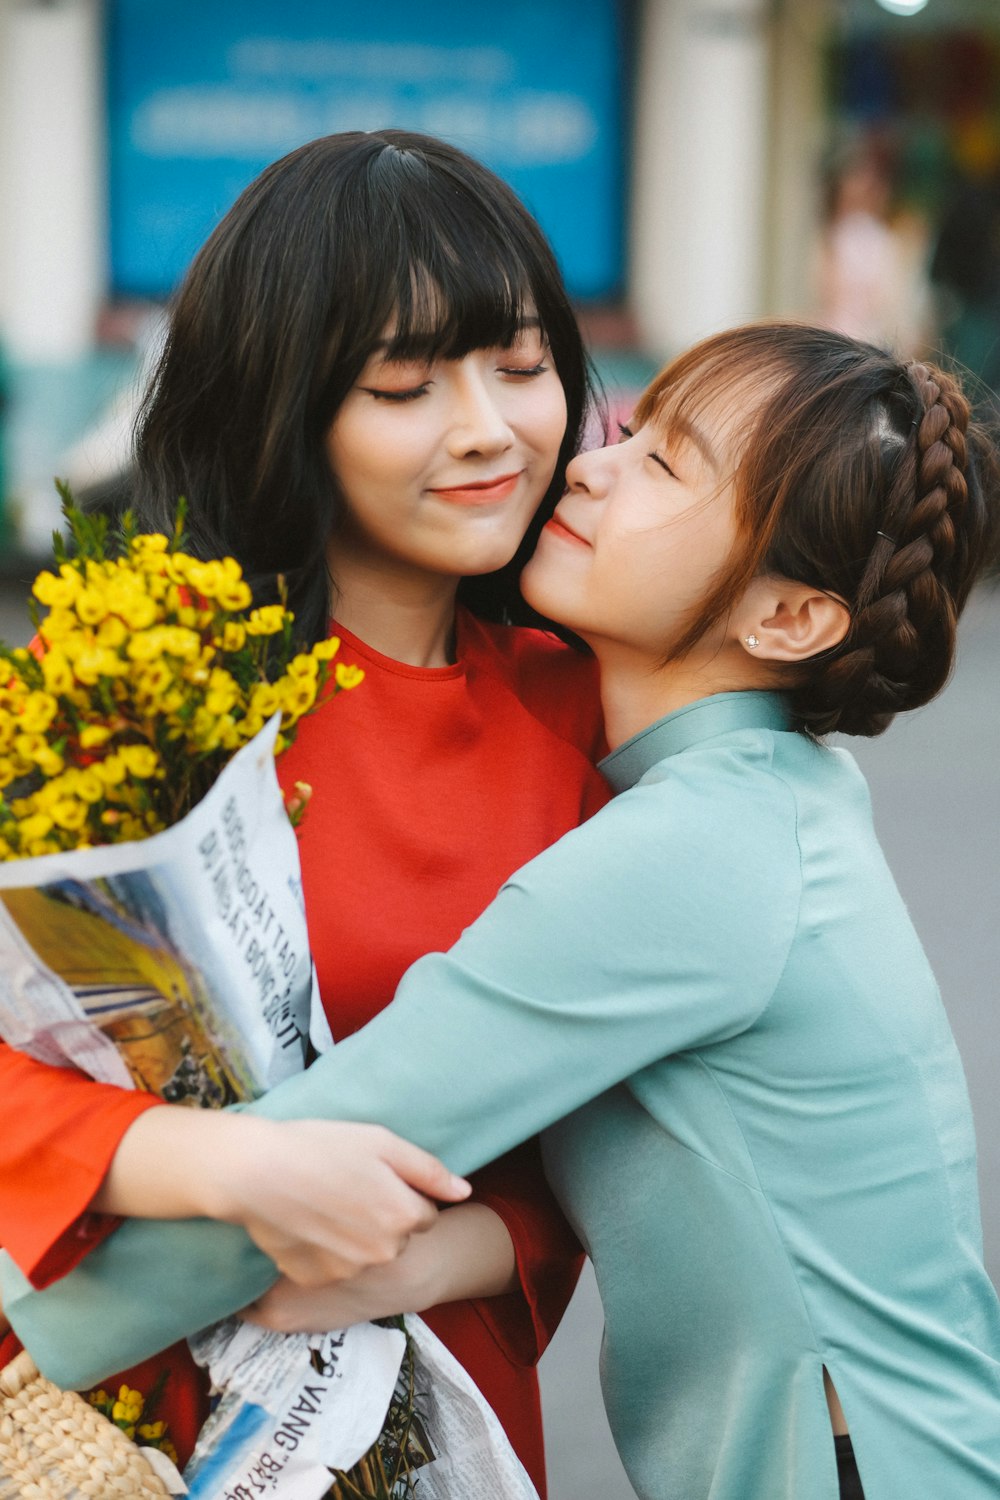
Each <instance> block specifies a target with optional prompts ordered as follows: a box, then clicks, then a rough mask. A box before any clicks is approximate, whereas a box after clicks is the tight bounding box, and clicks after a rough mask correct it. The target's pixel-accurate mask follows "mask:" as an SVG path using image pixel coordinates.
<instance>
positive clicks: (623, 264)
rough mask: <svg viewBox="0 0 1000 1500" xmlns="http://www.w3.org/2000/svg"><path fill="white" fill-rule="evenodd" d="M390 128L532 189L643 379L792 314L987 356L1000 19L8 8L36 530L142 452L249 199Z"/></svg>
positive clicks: (933, 10)
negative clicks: (326, 151)
mask: <svg viewBox="0 0 1000 1500" xmlns="http://www.w3.org/2000/svg"><path fill="white" fill-rule="evenodd" d="M906 11H909V12H913V13H912V14H904V13H903V12H906ZM385 124H393V125H398V126H403V127H407V128H413V129H420V130H428V131H431V132H434V133H437V134H441V135H443V136H445V137H447V138H448V139H451V140H454V141H456V142H457V143H458V144H460V145H463V146H465V147H466V148H467V149H469V150H471V151H472V152H474V153H475V154H477V155H479V156H481V157H482V158H483V159H485V160H486V161H487V162H489V163H490V164H491V165H492V166H493V167H494V168H495V169H496V170H498V171H499V172H500V173H501V174H502V175H504V176H505V177H507V178H508V179H509V180H510V181H511V182H512V184H513V185H514V187H515V188H516V189H517V190H518V191H519V192H520V193H521V194H522V196H523V197H524V198H525V199H526V201H527V202H528V204H529V205H530V206H531V207H532V209H533V210H534V211H535V212H536V213H537V215H538V216H539V218H540V219H541V221H542V223H543V225H544V227H545V228H546V230H547V232H548V234H549V235H550V237H551V238H552V240H553V243H554V245H555V247H556V250H557V253H558V255H559V257H560V260H561V262H562V264H563V268H564V271H565V274H566V276H567V280H568V283H569V285H570V287H571V289H572V290H573V293H574V295H575V296H576V298H577V299H578V302H579V305H580V308H581V312H582V315H583V317H584V320H585V322H586V323H587V324H588V325H589V328H590V330H591V333H592V337H593V339H594V341H595V344H596V346H597V349H598V354H599V356H600V359H601V361H602V363H603V366H604V367H605V369H606V370H607V371H608V372H609V375H610V378H611V380H612V383H613V384H614V383H615V382H616V381H617V382H618V383H619V384H621V385H622V386H624V387H626V388H627V387H629V386H631V385H634V384H636V383H637V382H641V380H642V379H643V377H644V375H645V374H646V372H647V371H648V370H649V368H650V367H651V364H652V362H653V361H655V360H657V359H659V358H660V357H662V356H663V355H665V354H669V353H670V352H672V351H674V350H676V349H677V348H680V347H682V346H683V345H685V344H687V343H688V342H690V341H691V340H692V339H694V338H697V337H699V336H701V335H702V334H704V333H706V332H708V331H710V330H712V329H714V328H719V327H723V326H726V325H727V324H732V323H735V322H738V321H741V320H743V319H746V318H751V317H755V316H759V315H762V314H789V315H796V316H817V315H824V314H826V315H829V316H830V318H831V319H833V320H836V319H842V320H847V319H850V318H857V317H864V316H867V315H871V317H872V319H873V321H872V323H871V326H872V328H873V330H874V331H876V332H882V333H883V334H884V336H886V337H894V338H897V340H898V341H899V342H900V344H901V345H903V346H905V347H916V346H918V345H921V344H923V343H926V342H933V341H934V340H936V339H939V338H947V339H950V340H951V341H952V346H953V347H955V352H956V353H957V354H958V355H959V357H961V358H965V359H967V360H968V361H969V362H970V363H975V362H976V361H977V360H978V362H979V365H980V366H985V364H986V363H987V360H986V352H984V349H987V346H988V343H989V335H988V334H986V335H983V334H982V327H983V326H984V324H983V319H982V318H981V317H980V316H979V311H978V309H979V305H980V304H979V303H976V304H975V306H974V308H973V311H972V313H970V312H969V305H970V293H969V287H970V285H971V282H972V281H974V282H975V291H976V295H977V296H980V298H981V300H982V297H986V300H989V298H990V297H992V290H990V292H989V294H988V295H987V294H986V293H983V291H982V283H983V281H984V279H988V277H987V269H986V267H985V266H984V265H983V264H977V265H976V266H975V267H972V268H971V269H970V267H969V266H968V264H967V262H968V260H969V255H968V249H969V243H970V236H969V235H968V234H966V233H965V225H966V224H971V223H972V222H973V217H972V216H973V214H974V213H978V215H979V218H978V219H977V220H975V222H977V223H981V224H982V223H986V224H987V225H988V226H989V224H991V223H992V221H991V220H990V214H991V212H992V202H993V195H994V194H995V191H996V188H995V184H996V183H997V181H1000V176H998V163H1000V4H997V0H924V3H923V4H922V5H921V0H505V3H504V4H503V5H502V6H500V5H497V6H480V7H478V8H477V7H473V6H469V5H468V4H467V0H428V3H426V4H422V5H419V6H414V5H412V4H410V3H409V0H383V3H382V4H380V5H379V6H377V7H362V6H357V5H353V4H349V3H348V0H282V3H281V4H277V3H276V0H213V3H211V4H205V3H204V0H0V340H2V342H3V344H4V347H5V349H6V354H7V360H8V365H9V370H10V375H9V382H8V384H9V397H10V399H9V402H8V406H7V418H8V431H7V441H6V454H7V469H8V475H9V484H10V488H11V490H12V491H13V492H14V494H15V496H20V500H21V508H22V517H23V519H22V528H21V529H22V533H23V534H24V535H25V536H26V537H28V539H29V541H34V540H37V539H40V538H44V537H45V535H46V533H47V530H48V528H49V526H50V524H51V521H52V507H51V504H50V502H49V501H47V500H46V499H43V498H40V497H41V496H42V495H43V494H46V495H47V494H49V493H50V492H51V479H50V476H51V474H52V473H53V472H55V471H56V470H57V469H58V470H59V471H60V472H62V473H66V472H70V473H71V477H73V478H74V479H75V480H76V481H77V482H78V483H80V482H86V479H87V475H88V469H87V465H88V464H89V465H90V466H91V468H92V469H93V468H94V466H95V465H96V466H97V467H98V468H99V467H100V464H101V463H102V462H105V463H106V462H110V461H111V460H110V458H109V457H108V456H109V455H112V454H114V453H118V452H121V451H122V449H123V445H124V444H125V443H126V442H127V430H128V422H129V418H130V414H131V410H132V408H133V407H134V395H135V387H136V384H137V383H138V382H139V381H140V380H141V371H142V368H143V360H144V359H148V357H149V355H150V352H151V350H152V349H153V348H155V338H156V324H155V314H156V310H157V309H158V308H159V306H160V305H161V304H162V300H163V299H164V298H165V297H166V296H167V295H169V292H170V289H171V287H172V286H173V285H174V284H175V283H176V280H177V279H178V277H179V276H180V274H181V273H182V271H183V269H184V266H185V265H186V263H187V261H188V259H189V258H190V256H191V254H192V253H193V251H194V250H195V249H196V247H197V245H198V244H199V243H200V242H201V241H202V239H203V238H204V237H205V235H206V234H207V233H208V232H209V231H210V230H211V228H212V226H213V224H214V223H215V222H217V220H218V218H219V217H220V216H221V214H222V213H224V212H225V210H226V208H227V207H228V206H229V204H230V203H231V202H232V200H233V199H234V197H235V196H236V195H237V193H238V192H239V191H240V189H241V188H242V187H243V186H244V185H245V183H246V182H248V181H249V180H250V179H251V178H252V177H253V176H254V175H255V174H256V173H257V172H258V171H259V170H260V168H261V167H262V166H263V165H264V164H265V163H266V162H267V161H269V160H272V159H274V158H275V157H277V156H279V155H281V154H282V153H283V152H284V151H286V150H288V149H291V148H292V147H293V146H295V145H296V144H298V143H299V142H300V141H303V140H306V139H309V138H310V137H312V136H314V135H318V134H323V133H325V132H327V131H331V130H341V129H348V128H362V129H366V128H374V127H377V126H378V125H385ZM949 216H950V222H951V228H950V230H948V231H947V232H945V227H946V226H947V225H948V223H949ZM845 224H846V231H845ZM991 233H992V229H990V228H989V227H988V228H987V241H988V242H989V243H991V244H992V241H989V239H988V236H989V234H991ZM998 238H1000V236H998ZM980 241H981V242H987V241H983V239H982V236H980ZM982 259H983V258H982V257H980V260H981V261H982ZM987 259H990V258H989V257H987ZM995 260H996V257H992V258H991V259H990V264H991V265H992V264H993V263H994V262H995ZM858 263H860V264H861V265H862V266H863V267H864V268H865V270H866V274H867V275H868V281H869V282H870V283H871V284H870V285H869V286H867V288H865V287H862V288H860V289H859V287H858V286H857V285H855V281H856V278H854V276H853V272H852V271H851V266H852V265H853V264H858ZM932 264H933V265H934V275H935V280H934V281H933V283H932V282H931V280H930V275H929V271H930V267H931V265H932ZM831 265H832V267H833V270H832V271H831ZM877 265H881V267H882V273H881V274H882V279H883V281H889V282H891V283H893V285H894V286H895V288H896V293H895V295H896V301H895V304H893V302H892V298H891V297H890V298H889V299H888V302H887V304H886V306H885V307H882V306H880V305H879V300H878V285H877V283H878V277H877V276H876V275H875V274H874V273H873V270H872V268H873V267H874V266H877ZM845 266H846V268H847V271H846V276H847V291H846V294H845V292H844V288H843V285H842V282H843V275H842V273H843V269H844V267H845ZM838 276H839V277H840V280H839V281H838ZM963 277H964V278H965V279H964V281H963V280H962V278H963ZM852 278H853V279H852ZM956 278H958V282H956ZM970 278H971V280H970ZM862 280H864V277H862ZM959 282H960V283H961V285H959V284H958V283H959ZM900 287H903V288H904V292H903V294H902V295H900V292H899V288H900ZM880 320H881V321H880ZM963 320H964V321H963ZM859 326H861V325H860V324H859ZM976 339H978V343H977V342H976ZM959 344H961V348H959V347H958V345H959ZM980 346H982V347H980ZM963 350H964V351H965V352H964V353H963V352H962V351H963ZM970 351H972V352H971V353H970ZM987 352H988V350H987ZM972 353H974V354H975V359H973V357H972ZM987 378H990V376H989V375H987ZM85 431H87V432H90V434H91V439H89V440H88V441H89V447H88V446H87V444H85V445H84V446H83V447H82V448H80V447H79V446H74V445H75V444H78V440H79V438H80V435H81V433H83V432H85ZM95 431H96V439H95V438H94V437H93V434H94V432H95ZM102 445H103V446H102ZM102 453H103V454H104V458H103V459H102V457H101V454H102ZM95 455H96V456H95ZM74 465H75V466H76V472H74ZM93 477H95V478H96V477H99V475H98V474H96V473H95V474H94V475H93ZM47 505H48V506H49V509H48V510H46V506H47Z"/></svg>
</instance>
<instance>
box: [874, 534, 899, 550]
mask: <svg viewBox="0 0 1000 1500" xmlns="http://www.w3.org/2000/svg"><path fill="white" fill-rule="evenodd" d="M875 535H876V536H881V537H884V538H885V540H886V541H887V542H891V543H892V545H893V546H894V547H897V546H898V545H899V543H898V542H897V541H896V538H895V537H894V536H890V535H889V533H888V532H887V531H876V533H875Z"/></svg>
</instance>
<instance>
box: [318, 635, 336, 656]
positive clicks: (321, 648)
mask: <svg viewBox="0 0 1000 1500" xmlns="http://www.w3.org/2000/svg"><path fill="white" fill-rule="evenodd" d="M339 650H340V636H339V635H331V636H328V637H327V638H326V640H325V641H317V642H316V644H315V646H314V647H313V648H312V654H313V656H315V658H316V660H317V661H331V660H332V659H333V658H334V657H335V656H336V654H337V652H338V651H339Z"/></svg>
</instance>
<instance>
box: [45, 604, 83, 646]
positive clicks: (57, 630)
mask: <svg viewBox="0 0 1000 1500" xmlns="http://www.w3.org/2000/svg"><path fill="white" fill-rule="evenodd" d="M79 628H80V626H79V622H78V620H77V618H76V615H74V614H73V613H72V611H71V610H68V609H60V608H54V609H51V610H50V611H49V613H48V614H47V615H46V617H45V619H44V620H43V621H42V628H41V630H40V631H39V632H38V633H39V635H40V636H41V638H42V640H43V641H45V642H46V644H48V643H50V642H52V641H62V640H65V639H66V637H67V636H69V635H72V634H73V633H74V632H75V631H77V630H79Z"/></svg>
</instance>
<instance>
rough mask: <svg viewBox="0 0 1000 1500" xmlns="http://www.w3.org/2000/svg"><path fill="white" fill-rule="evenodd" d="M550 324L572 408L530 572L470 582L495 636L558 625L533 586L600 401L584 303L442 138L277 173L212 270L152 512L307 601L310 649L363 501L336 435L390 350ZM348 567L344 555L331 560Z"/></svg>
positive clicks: (207, 270)
mask: <svg viewBox="0 0 1000 1500" xmlns="http://www.w3.org/2000/svg"><path fill="white" fill-rule="evenodd" d="M525 316H531V317H536V318H537V319H538V322H539V324H540V332H541V334H542V336H543V338H544V340H545V343H546V344H547V346H548V349H549V351H550V353H551V358H552V362H553V364H554V366H555V370H556V371H557V372H558V377H559V380H560V382H561V384H562V388H563V392H564V395H565V399H566V426H565V432H564V435H563V438H562V442H561V445H560V447H559V452H558V458H557V461H556V464H555V468H554V471H553V475H552V482H551V483H550V485H549V486H548V489H547V490H546V491H545V493H544V495H543V496H542V497H541V501H540V503H539V505H538V508H537V510H536V512H535V515H534V518H533V520H532V522H531V525H530V526H529V528H528V530H527V532H526V534H525V535H524V537H523V539H522V541H521V544H520V546H519V547H518V549H517V552H516V553H515V554H514V556H513V557H512V558H510V559H508V560H507V561H506V562H505V563H504V564H503V565H502V566H501V567H499V568H498V569H496V570H494V571H492V572H490V573H486V574H482V575H478V576H476V575H473V576H468V577H465V578H463V580H462V582H461V585H460V588H459V597H460V599H461V600H462V602H463V603H465V604H466V605H468V607H469V608H470V609H471V610H473V612H474V613H476V614H477V615H480V616H482V617H483V618H485V619H490V620H511V621H517V622H524V621H530V622H531V623H538V617H537V616H536V615H535V614H534V612H533V611H531V610H530V609H529V608H528V606H527V605H526V604H525V603H524V601H523V599H522V598H521V594H520V590H519V587H518V577H519V575H520V572H521V569H522V568H523V566H524V564H525V563H526V562H527V560H528V558H529V557H530V556H531V554H532V552H533V550H534V546H535V543H536V541H537V539H538V535H539V533H540V532H541V528H542V526H543V525H544V524H545V522H546V521H547V520H548V518H549V516H550V515H551V514H552V511H553V509H554V508H555V503H556V501H557V500H558V498H559V495H560V494H561V492H562V486H563V474H564V471H565V467H566V464H567V463H568V462H569V460H570V458H572V456H573V454H574V453H575V452H576V450H577V447H578V445H579V441H580V437H581V435H582V430H583V424H584V421H585V418H586V412H587V406H588V398H589V394H590V388H589V380H588V368H587V360H586V355H585V353H584V350H583V346H582V343H581V340H580V334H579V330H578V328H577V325H576V320H575V318H574V316H573V311H572V308H571V307H570V304H569V300H568V297H567V295H566V289H565V287H564V286H563V283H562V278H561V276H560V274H559V270H558V267H557V266H556V263H555V260H554V258H553V255H552V251H551V250H550V248H549V246H548V244H547V243H546V240H545V238H544V236H543V234H542V232H541V230H540V229H539V227H538V225H537V224H536V223H535V221H534V220H533V219H532V218H531V216H530V215H529V214H528V213H527V211H526V210H525V209H524V207H523V205H522V204H521V203H520V202H519V200H518V199H517V197H516V196H515V194H514V193H513V192H512V191H511V190H510V188H508V187H507V186H506V184H505V183H503V182H501V181H500V179H499V178H497V177H495V176H494V175H493V173H492V172H490V171H489V170H488V169H487V168H486V167H484V166H482V165H481V164H480V163H479V162H476V161H474V160H473V159H472V158H471V157H469V156H466V155H465V154H464V153H462V152H460V151H458V150H456V149H455V148H454V147H452V146H448V145H446V144H445V143H444V142H443V141H438V140H435V139H433V138H431V137H429V136H423V135H416V134H412V133H410V132H407V131H400V130H384V131H373V132H361V131H359V132H352V133H349V134H344V135H333V136H327V137H325V138H323V139H321V140H317V141H311V142H310V143H309V144H308V145H306V146H303V147H301V148H300V149H299V150H298V151H294V152H292V153H291V155H290V156H286V157H284V158H283V159H282V160H281V161H278V162H275V163H274V164H273V165H271V166H270V167H268V168H267V169H266V170H265V171H264V172H262V173H261V175H260V176H259V177H258V178H257V179H256V181H255V182H253V183H251V185H250V187H248V188H247V190H246V191H245V192H244V193H243V195H242V196H241V197H240V198H239V199H238V201H237V202H236V204H235V205H234V207H233V208H232V209H231V210H230V212H229V213H228V214H227V215H226V217H225V219H224V220H223V221H222V223H221V224H220V225H219V227H218V229H217V230H216V231H215V233H214V234H213V235H212V236H211V238H210V239H209V240H208V242H207V243H206V244H205V246H204V247H203V248H202V250H201V251H200V252H199V254H198V255H197V256H196V257H195V259H194V261H193V263H192V266H191V269H190V271H189V273H188V276H187V278H186V280H185V283H184V286H183V288H182V289H181V293H180V295H179V297H178V300H177V303H176V306H175V308H174V312H173V316H172V318H171V323H170V332H169V335H168V338H167V343H166V348H165V350H164V353H163V356H162V359H161V360H160V363H159V367H158V369H157V371H156V374H155V377H154V379H153V382H152V384H151V387H150V390H149V393H148V395H147V397H146V401H145V403H144V410H143V414H142V417H141V420H140V425H139V433H138V443H137V458H138V483H139V490H138V496H137V508H138V511H139V515H140V519H141V521H142V524H143V525H144V526H148V527H150V528H156V529H161V530H164V529H167V528H169V527H170V526H171V524H172V522H173V518H174V515H175V513H176V507H177V497H178V495H185V496H186V497H187V499H188V503H189V506H190V511H189V516H188V529H189V531H190V533H191V539H192V545H193V550H194V551H196V552H201V553H204V554H205V555H206V556H218V555H220V553H222V552H224V551H227V550H228V551H232V552H234V553H235V555H236V556H237V557H239V558H240V560H241V561H242V562H243V563H244V565H245V567H246V569H247V570H248V572H249V573H251V574H252V575H254V576H255V577H256V578H257V579H258V580H259V581H260V582H261V584H263V582H264V580H270V579H273V577H274V575H276V574H279V573H280V574H283V575H284V576H285V577H286V579H287V583H288V590H289V606H290V608H291V609H293V610H294V612H295V616H296V619H297V620H298V622H299V627H300V629H301V631H302V633H303V635H304V636H305V637H306V638H308V639H309V640H310V641H313V640H320V639H322V638H323V637H324V636H325V634H326V630H327V621H328V616H329V603H330V584H331V577H332V582H333V587H334V590H336V575H337V566H336V543H335V542H334V544H333V545H332V547H331V545H330V539H331V537H334V538H335V537H336V535H337V530H338V526H339V524H340V523H341V520H342V515H343V503H344V501H343V494H342V492H341V490H340V487H339V486H338V482H337V476H336V474H335V473H332V472H331V469H330V464H329V460H328V455H327V452H326V446H325V440H326V435H327V433H328V431H329V429H330V426H331V424H332V423H333V421H334V419H335V417H336V414H337V412H338V411H339V409H340V407H341V405H342V404H343V402H344V400H345V398H346V397H347V395H348V393H349V392H350V390H351V388H352V386H353V385H354V384H355V382H356V381H357V380H358V377H359V376H360V374H361V372H362V370H363V369H364V367H365V364H366V362H367V361H368V360H369V358H370V356H371V354H372V352H373V350H374V349H375V348H376V346H377V345H378V343H379V341H380V340H381V339H382V338H383V337H384V336H385V333H386V330H388V329H391V337H390V338H389V340H388V343H387V346H386V348H385V356H386V358H387V359H389V360H397V359H398V360H403V361H406V362H411V361H413V362H420V361H426V362H433V361H434V360H438V359H445V360H456V359H461V358H462V357H463V356H464V355H467V354H469V353H470V352H471V351H472V350H474V349H506V348H509V347H510V346H511V345H512V343H513V341H514V339H515V336H516V334H517V332H518V330H519V328H520V327H521V326H522V323H523V320H524V318H525ZM328 552H329V555H328Z"/></svg>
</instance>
